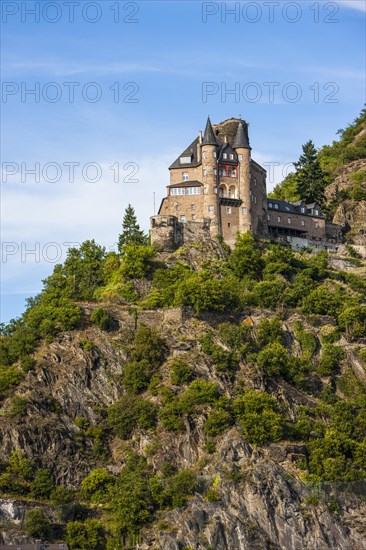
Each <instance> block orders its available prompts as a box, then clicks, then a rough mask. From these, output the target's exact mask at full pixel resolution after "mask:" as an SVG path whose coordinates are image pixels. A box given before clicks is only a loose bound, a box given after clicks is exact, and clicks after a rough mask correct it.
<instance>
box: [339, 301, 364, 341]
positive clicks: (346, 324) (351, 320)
mask: <svg viewBox="0 0 366 550" xmlns="http://www.w3.org/2000/svg"><path fill="white" fill-rule="evenodd" d="M338 324H339V326H340V328H341V330H342V331H343V332H345V333H346V334H347V336H349V337H350V338H362V337H364V336H365V335H366V307H365V306H351V307H348V308H346V309H345V310H344V311H343V312H342V313H341V314H340V315H339V317H338Z"/></svg>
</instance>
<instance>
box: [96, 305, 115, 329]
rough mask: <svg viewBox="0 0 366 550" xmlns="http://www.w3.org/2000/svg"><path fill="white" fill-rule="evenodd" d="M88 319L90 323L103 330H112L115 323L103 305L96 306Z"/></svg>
mask: <svg viewBox="0 0 366 550" xmlns="http://www.w3.org/2000/svg"><path fill="white" fill-rule="evenodd" d="M90 319H91V321H92V323H94V324H95V325H97V327H99V328H100V329H101V330H104V331H109V330H112V329H113V328H114V327H115V324H116V322H115V320H114V319H113V317H112V316H111V314H110V313H109V311H108V310H107V309H105V308H103V307H97V308H96V309H95V310H94V311H93V313H92V314H91V317H90Z"/></svg>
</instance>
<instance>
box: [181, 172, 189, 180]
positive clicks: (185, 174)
mask: <svg viewBox="0 0 366 550" xmlns="http://www.w3.org/2000/svg"><path fill="white" fill-rule="evenodd" d="M182 177H183V181H188V179H189V174H188V172H183V174H182Z"/></svg>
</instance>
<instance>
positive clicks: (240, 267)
mask: <svg viewBox="0 0 366 550" xmlns="http://www.w3.org/2000/svg"><path fill="white" fill-rule="evenodd" d="M229 262H230V265H231V267H232V269H233V271H234V273H235V275H236V276H237V277H238V278H239V279H242V278H243V277H246V276H249V277H250V278H253V279H259V278H260V277H261V273H262V269H263V262H262V259H261V253H260V250H259V247H258V244H257V242H256V241H255V239H254V237H253V235H252V233H251V232H249V231H248V232H247V233H244V234H241V235H238V237H237V239H236V243H235V249H234V251H233V252H232V253H231V255H230V259H229Z"/></svg>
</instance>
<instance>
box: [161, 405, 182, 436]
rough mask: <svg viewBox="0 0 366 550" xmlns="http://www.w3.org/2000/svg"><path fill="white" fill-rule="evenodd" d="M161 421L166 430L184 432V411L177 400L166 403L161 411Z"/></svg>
mask: <svg viewBox="0 0 366 550" xmlns="http://www.w3.org/2000/svg"><path fill="white" fill-rule="evenodd" d="M159 420H160V422H161V424H162V426H163V427H164V428H165V430H169V431H172V432H182V431H183V428H184V424H183V419H182V411H181V408H180V405H179V402H178V401H177V400H173V401H171V402H168V403H166V404H165V405H164V406H163V407H162V408H161V409H160V410H159Z"/></svg>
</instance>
